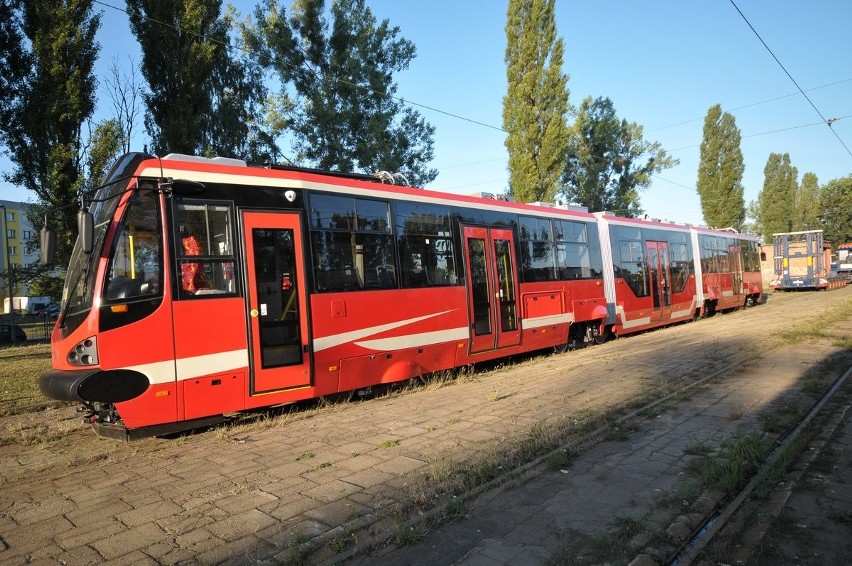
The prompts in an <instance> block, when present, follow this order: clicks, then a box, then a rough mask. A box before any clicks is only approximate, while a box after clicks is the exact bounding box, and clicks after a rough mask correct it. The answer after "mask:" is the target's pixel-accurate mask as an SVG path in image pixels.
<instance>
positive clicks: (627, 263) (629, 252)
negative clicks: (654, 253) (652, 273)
mask: <svg viewBox="0 0 852 566" xmlns="http://www.w3.org/2000/svg"><path fill="white" fill-rule="evenodd" d="M619 250H620V260H621V261H620V262H619V263H618V264H617V265H615V266H614V267H615V276H616V277H620V278H622V279H624V281H625V282H626V283H627V284H628V285H629V286H630V288H631V289H632V290H633V294H634V295H636V296H637V297H647V296H648V294H649V292H648V277H647V273H648V272H647V270H646V269H645V259H644V257H643V255H642V242H621V243H620V245H619Z"/></svg>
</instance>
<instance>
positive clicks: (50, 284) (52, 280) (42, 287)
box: [29, 273, 64, 303]
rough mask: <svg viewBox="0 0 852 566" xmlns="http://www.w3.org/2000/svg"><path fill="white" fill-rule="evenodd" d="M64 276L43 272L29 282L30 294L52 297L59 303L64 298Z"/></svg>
mask: <svg viewBox="0 0 852 566" xmlns="http://www.w3.org/2000/svg"><path fill="white" fill-rule="evenodd" d="M63 282H64V280H63V278H62V277H56V276H53V275H50V274H49V273H41V274H39V275H37V276H36V277H35V278H34V279H31V280H30V282H29V285H30V295H32V296H34V297H50V298H51V299H52V300H53V301H54V302H56V303H58V302H59V300H60V299H61V298H62V284H63Z"/></svg>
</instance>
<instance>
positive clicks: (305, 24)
mask: <svg viewBox="0 0 852 566" xmlns="http://www.w3.org/2000/svg"><path fill="white" fill-rule="evenodd" d="M325 14H326V11H325V2H324V0H301V1H300V2H296V3H294V5H293V11H292V13H291V14H290V17H289V18H287V17H286V14H285V10H284V7H283V5H280V4H279V3H278V2H277V0H267V1H266V4H265V5H263V6H260V7H258V9H257V10H256V11H255V18H256V20H257V25H256V26H255V28H254V30H249V32H250V33H249V36H250V39H249V44H250V45H251V46H252V48H253V50H254V51H255V52H256V54H257V57H258V60H259V61H261V62H263V63H264V64H265V65H267V66H269V67H271V68H273V69H274V70H275V71H276V73H277V74H278V75H279V77H280V78H281V82H282V85H283V88H284V89H285V92H283V93H282V97H281V98H279V100H282V101H284V105H285V106H288V107H289V116H288V118H287V119H288V120H289V129H290V133H291V134H292V136H293V140H294V144H293V145H294V149H295V150H296V152H297V154H298V159H299V160H307V161H309V162H310V163H311V164H313V165H315V166H317V167H319V168H322V169H333V170H337V171H342V172H359V171H360V172H378V171H382V170H386V171H392V172H398V173H402V174H403V175H404V176H405V177H406V178H407V179H408V181H409V182H410V183H411V184H413V185H424V184H426V183H428V182H430V181H432V180H433V179H434V178H435V177H436V176H437V171H436V170H435V169H429V168H428V167H427V164H428V163H429V162H430V161H431V160H432V157H433V140H432V138H433V135H434V132H435V128H434V127H433V126H431V125H430V124H428V123H427V122H426V121H425V120H424V119H423V117H421V116H420V114H419V113H418V112H416V111H415V110H413V109H412V108H410V107H409V106H406V105H405V104H404V103H403V102H402V101H401V100H399V99H398V98H397V97H396V92H397V85H396V82H395V80H394V75H395V74H396V73H398V72H400V71H403V70H405V69H407V68H408V66H409V64H410V63H411V61H412V60H413V59H414V57H415V55H416V49H415V47H414V44H413V43H411V42H410V41H408V40H406V39H404V38H402V37H401V36H400V30H399V28H398V27H395V26H394V27H392V26H391V25H390V22H389V21H388V20H382V21H381V22H379V21H378V20H377V19H376V17H375V16H374V15H373V13H372V11H371V10H370V9H369V8H368V7H367V6H366V4H365V3H364V0H334V1H332V2H331V7H330V10H329V16H330V22H329V21H328V20H326V18H325ZM288 88H291V89H292V91H293V92H294V93H295V95H296V96H295V98H293V97H290V96H285V95H286V94H287V92H286V89H288Z"/></svg>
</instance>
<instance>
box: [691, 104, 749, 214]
mask: <svg viewBox="0 0 852 566" xmlns="http://www.w3.org/2000/svg"><path fill="white" fill-rule="evenodd" d="M740 140H741V136H740V130H739V128H737V124H736V121H735V120H734V117H733V116H732V115H731V114H729V113H727V112H722V107H721V106H720V105H718V104H715V105H713V106H711V107H710V109H709V110H707V116H705V118H704V138H703V139H702V141H701V156H700V161H699V163H698V181H697V183H696V188H697V190H698V196H699V197H701V211H702V213H703V215H704V221H705V222H706V223H707V225H708V226H715V227H717V228H729V227H730V228H736V229H740V228H741V227H742V224H743V222H744V221H745V202H744V201H743V185H742V179H743V172H744V171H745V164H744V163H743V153H742V150H741V149H740Z"/></svg>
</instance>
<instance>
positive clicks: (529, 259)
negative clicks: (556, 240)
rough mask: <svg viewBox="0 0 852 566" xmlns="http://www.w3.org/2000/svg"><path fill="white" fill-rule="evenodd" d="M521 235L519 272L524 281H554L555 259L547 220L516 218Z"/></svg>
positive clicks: (527, 217) (551, 235)
mask: <svg viewBox="0 0 852 566" xmlns="http://www.w3.org/2000/svg"><path fill="white" fill-rule="evenodd" d="M518 226H519V228H520V233H521V242H520V245H519V248H520V251H521V271H522V273H523V278H524V281H527V282H533V281H554V280H555V279H556V272H555V266H556V258H555V253H554V249H553V234H552V232H551V225H550V220H549V219H547V218H533V217H530V216H520V217H518Z"/></svg>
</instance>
